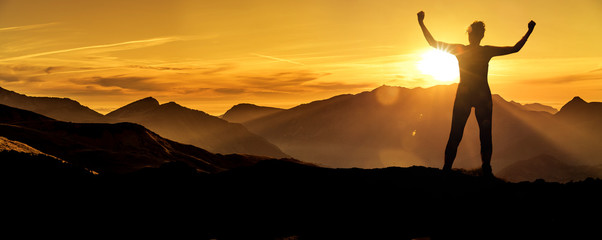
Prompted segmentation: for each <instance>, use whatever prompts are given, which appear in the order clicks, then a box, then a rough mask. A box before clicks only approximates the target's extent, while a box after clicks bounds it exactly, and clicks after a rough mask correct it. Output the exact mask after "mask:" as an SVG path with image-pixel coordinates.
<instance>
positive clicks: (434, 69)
mask: <svg viewBox="0 0 602 240" xmlns="http://www.w3.org/2000/svg"><path fill="white" fill-rule="evenodd" d="M417 67H418V69H419V70H420V72H422V73H423V74H427V75H430V76H432V77H433V79H435V80H437V81H441V82H452V81H456V80H457V79H458V77H459V75H460V74H459V70H458V60H457V59H456V57H455V56H454V55H451V54H450V53H448V52H446V51H443V50H440V49H433V50H429V51H428V52H425V53H424V54H422V55H421V60H420V61H418V63H417Z"/></svg>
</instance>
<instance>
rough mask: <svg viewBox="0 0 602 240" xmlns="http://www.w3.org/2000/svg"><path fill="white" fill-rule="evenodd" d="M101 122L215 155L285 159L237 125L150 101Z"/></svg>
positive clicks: (191, 110) (269, 145)
mask: <svg viewBox="0 0 602 240" xmlns="http://www.w3.org/2000/svg"><path fill="white" fill-rule="evenodd" d="M104 121H107V122H112V123H117V122H133V123H138V124H141V125H143V126H145V127H147V128H148V129H150V130H152V131H154V132H156V133H158V134H159V135H161V136H163V137H166V138H169V139H172V140H175V141H178V142H181V143H186V144H192V145H195V146H198V147H202V148H204V149H207V150H208V151H211V152H216V153H223V154H228V153H239V154H250V155H258V156H268V157H274V158H287V157H289V156H288V155H286V154H285V153H283V152H282V151H281V150H280V149H279V148H278V147H277V146H276V145H274V144H271V143H270V142H268V141H267V140H265V139H264V138H262V137H260V136H258V135H256V134H253V133H251V132H249V131H248V130H247V129H246V128H245V127H244V126H243V125H241V124H238V123H230V122H227V121H225V120H223V119H220V118H218V117H214V116H211V115H209V114H207V113H204V112H202V111H198V110H193V109H189V108H186V107H183V106H180V105H178V104H177V103H175V102H169V103H165V104H159V102H158V101H157V100H156V99H154V98H151V97H148V98H144V99H141V100H138V101H135V102H133V103H130V104H128V105H126V106H124V107H122V108H119V109H117V110H115V111H113V112H110V113H108V114H107V115H106V116H105V119H104Z"/></svg>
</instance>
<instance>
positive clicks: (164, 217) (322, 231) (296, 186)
mask: <svg viewBox="0 0 602 240" xmlns="http://www.w3.org/2000/svg"><path fill="white" fill-rule="evenodd" d="M187 168H188V169H187ZM82 183H83V184H82ZM24 187H29V188H30V189H32V190H38V188H37V187H36V186H35V185H27V186H24ZM51 189H52V190H51V191H52V194H51V195H50V194H49V195H46V194H47V193H49V190H48V188H44V189H42V190H39V191H31V192H29V193H28V194H24V195H23V194H21V195H16V197H15V198H8V199H7V200H8V201H9V203H7V204H10V203H13V205H11V206H13V208H8V209H7V211H5V212H4V216H5V217H8V218H10V219H12V218H13V213H14V216H17V217H18V216H24V215H25V216H36V220H38V221H34V222H31V223H30V224H29V225H28V226H29V227H32V228H36V229H38V227H39V226H38V225H41V226H44V227H49V226H50V227H52V226H55V225H56V227H59V228H60V229H61V231H60V234H61V236H65V234H67V235H68V234H69V233H70V232H69V231H64V230H63V229H64V226H65V225H67V226H69V227H70V228H73V229H78V232H77V234H81V232H84V233H93V234H96V235H103V234H107V236H114V235H115V234H119V235H124V234H135V236H138V237H141V236H146V235H149V236H151V235H152V236H155V237H156V236H158V235H159V234H161V236H162V235H163V234H165V236H166V237H169V238H199V239H417V238H427V239H582V238H585V239H598V238H600V237H602V235H601V233H600V231H599V225H600V224H602V222H600V218H599V216H600V214H602V207H601V206H600V204H599V203H600V201H601V200H602V198H601V197H602V196H601V195H600V194H598V193H599V191H600V190H601V189H602V181H600V180H592V179H588V180H586V181H583V182H575V183H567V184H559V183H546V182H542V181H537V182H523V183H507V182H503V181H500V180H496V179H487V178H482V177H478V176H472V175H466V174H463V173H460V172H450V173H444V172H442V171H440V170H438V169H433V168H426V167H410V168H398V167H390V168H384V169H357V168H350V169H333V168H320V167H314V166H307V165H302V164H297V163H293V162H283V161H274V160H266V161H261V162H258V163H257V164H255V165H252V166H248V167H241V168H235V169H232V170H228V171H224V172H220V173H216V174H201V173H198V172H195V171H190V167H187V166H164V167H160V168H152V169H149V168H146V169H143V170H140V171H137V172H135V173H132V174H126V175H120V176H100V177H97V178H94V179H93V180H86V179H85V178H83V179H82V181H74V182H72V183H70V184H66V185H61V186H58V187H57V186H55V187H52V188H51ZM9 196H11V194H10V193H9ZM50 196H51V197H50ZM30 199H35V200H34V201H35V204H32V205H29V206H27V204H26V203H27V202H28V200H30ZM22 200H25V201H22ZM13 201H14V202H13ZM14 206H27V207H18V208H15V207H14ZM17 209H18V210H17ZM13 210H15V211H13ZM57 215H60V216H61V217H62V219H63V220H62V221H47V220H50V219H52V218H54V216H57ZM11 223H13V221H11V222H9V223H8V224H11ZM9 229H10V228H9ZM45 234H48V233H45Z"/></svg>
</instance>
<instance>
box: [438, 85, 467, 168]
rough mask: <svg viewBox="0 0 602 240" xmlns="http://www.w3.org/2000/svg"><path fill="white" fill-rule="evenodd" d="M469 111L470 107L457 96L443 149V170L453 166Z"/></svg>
mask: <svg viewBox="0 0 602 240" xmlns="http://www.w3.org/2000/svg"><path fill="white" fill-rule="evenodd" d="M470 109H471V107H470V105H468V103H467V102H466V101H464V100H463V99H458V96H456V101H455V102H454V110H453V115H452V124H451V131H450V133H449V139H448V140H447V146H446V147H445V163H444V165H443V170H451V168H452V165H453V164H454V160H455V159H456V153H457V152H458V146H459V145H460V141H461V140H462V135H463V134H464V127H465V126H466V120H468V116H470Z"/></svg>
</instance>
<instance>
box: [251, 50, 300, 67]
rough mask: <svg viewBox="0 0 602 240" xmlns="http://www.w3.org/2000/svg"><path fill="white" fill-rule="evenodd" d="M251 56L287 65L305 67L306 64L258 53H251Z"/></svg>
mask: <svg viewBox="0 0 602 240" xmlns="http://www.w3.org/2000/svg"><path fill="white" fill-rule="evenodd" d="M251 55H253V56H256V57H260V58H265V59H270V60H274V61H277V62H287V63H292V64H295V65H305V64H303V63H300V62H296V61H292V60H288V59H284V58H277V57H272V56H268V55H263V54H258V53H251Z"/></svg>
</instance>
